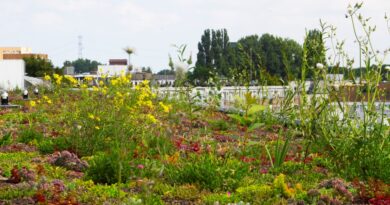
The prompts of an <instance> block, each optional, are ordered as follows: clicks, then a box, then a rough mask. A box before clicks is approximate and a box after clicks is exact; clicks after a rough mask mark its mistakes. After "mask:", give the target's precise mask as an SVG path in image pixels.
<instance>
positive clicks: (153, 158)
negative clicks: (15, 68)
mask: <svg viewBox="0 0 390 205" xmlns="http://www.w3.org/2000/svg"><path fill="white" fill-rule="evenodd" d="M129 79H130V76H126V75H122V76H121V77H118V78H114V79H110V83H107V82H105V81H103V80H102V81H101V82H99V86H98V87H97V86H96V87H92V89H88V88H87V86H86V85H85V84H83V85H81V87H80V89H79V90H74V89H69V88H70V87H73V86H74V85H75V84H76V82H75V81H74V79H73V78H71V77H66V76H57V75H55V76H51V77H49V76H47V77H46V80H49V81H52V84H53V87H51V88H49V89H48V88H42V89H41V95H40V96H39V97H37V98H36V99H33V100H32V101H27V102H26V101H19V103H20V104H22V105H23V106H24V108H23V109H22V110H1V111H0V122H1V123H0V145H1V146H0V204H36V203H38V204H216V203H217V204H227V203H237V204H247V203H249V204H351V203H372V204H386V203H389V202H390V198H389V194H390V186H389V184H388V183H389V179H388V178H387V179H386V178H383V177H381V176H382V175H380V174H377V173H374V174H371V175H370V177H366V176H367V175H365V174H361V175H360V174H359V172H358V171H356V173H350V174H348V173H346V172H345V170H348V169H344V170H340V169H339V168H340V167H342V166H338V165H337V163H338V164H339V165H340V164H341V165H343V164H344V163H345V162H343V161H335V158H333V157H332V156H330V154H331V153H332V152H329V151H328V149H329V148H328V147H327V145H326V144H323V146H322V145H321V144H318V145H317V146H308V143H309V141H308V139H307V138H304V137H303V136H302V133H301V132H300V130H299V127H296V125H294V124H286V123H284V122H282V121H280V120H278V119H274V118H273V117H272V115H268V114H266V112H267V110H266V109H263V108H262V109H257V108H256V109H254V108H253V109H250V108H249V110H252V111H251V113H250V114H251V116H257V117H256V118H251V119H253V122H252V121H251V123H249V124H245V123H244V124H242V123H240V121H237V119H238V118H239V117H238V114H236V117H234V118H231V117H230V116H231V115H230V116H229V115H227V114H224V113H220V112H217V111H210V110H202V109H193V108H191V109H189V107H190V106H188V102H187V101H186V100H168V99H165V98H158V96H156V94H154V93H153V92H152V90H151V88H150V87H149V83H148V82H144V83H142V84H140V85H137V86H133V85H131V83H130V80H129ZM88 80H89V79H87V81H88ZM16 100H17V99H16ZM192 106H194V105H191V107H192ZM248 106H250V105H248ZM241 117H242V118H243V119H245V117H246V116H245V114H244V115H242V116H241ZM256 123H257V125H256V126H253V125H254V124H256ZM250 126H252V127H251V129H248V128H249V127H250ZM387 134H388V133H387ZM307 147H309V149H306V148H307ZM386 166H388V165H386ZM389 168H390V167H389ZM348 171H350V170H348ZM370 171H371V172H372V170H370ZM381 171H382V170H378V172H381ZM359 176H361V177H359Z"/></svg>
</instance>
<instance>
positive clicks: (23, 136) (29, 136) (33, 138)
mask: <svg viewBox="0 0 390 205" xmlns="http://www.w3.org/2000/svg"><path fill="white" fill-rule="evenodd" d="M42 140H43V134H42V133H40V132H37V131H35V130H34V129H31V128H29V129H25V130H23V131H22V132H21V133H20V135H19V137H18V141H19V142H22V143H25V144H29V143H35V144H37V143H39V142H41V141H42Z"/></svg>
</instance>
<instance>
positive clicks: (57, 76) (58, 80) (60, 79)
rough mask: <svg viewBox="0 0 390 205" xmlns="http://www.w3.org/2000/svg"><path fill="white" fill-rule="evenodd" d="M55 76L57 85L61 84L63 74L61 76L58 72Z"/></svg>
mask: <svg viewBox="0 0 390 205" xmlns="http://www.w3.org/2000/svg"><path fill="white" fill-rule="evenodd" d="M53 77H54V79H55V80H56V83H57V85H59V84H61V81H62V76H60V75H58V74H54V75H53Z"/></svg>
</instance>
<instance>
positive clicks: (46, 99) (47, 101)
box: [43, 95, 53, 104]
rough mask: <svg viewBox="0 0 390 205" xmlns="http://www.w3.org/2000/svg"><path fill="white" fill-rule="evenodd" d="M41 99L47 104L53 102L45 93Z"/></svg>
mask: <svg viewBox="0 0 390 205" xmlns="http://www.w3.org/2000/svg"><path fill="white" fill-rule="evenodd" d="M43 100H44V101H46V103H47V104H52V103H53V102H52V101H51V100H50V98H49V97H47V96H46V95H44V96H43Z"/></svg>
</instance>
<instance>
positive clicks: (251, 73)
mask: <svg viewBox="0 0 390 205" xmlns="http://www.w3.org/2000/svg"><path fill="white" fill-rule="evenodd" d="M302 53H303V51H302V46H301V45H299V44H298V43H297V42H296V41H294V40H291V39H283V38H280V37H275V36H273V35H270V34H264V35H262V36H261V37H259V36H257V35H251V36H246V37H244V38H241V39H240V40H238V41H237V42H235V43H233V42H230V41H229V36H228V33H227V31H226V29H222V30H210V29H208V30H205V31H204V34H203V35H202V37H201V41H200V42H199V43H198V54H197V62H196V64H195V68H194V70H193V72H191V73H189V80H190V81H192V82H193V83H195V81H196V82H197V83H199V84H206V83H207V81H208V79H210V78H214V77H220V78H221V77H222V78H226V79H227V80H228V81H229V80H230V81H232V82H238V81H239V82H240V83H241V84H243V83H252V82H257V83H265V84H280V83H281V82H282V81H280V79H283V80H292V79H295V78H297V77H298V76H299V71H300V68H301V64H302Z"/></svg>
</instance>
